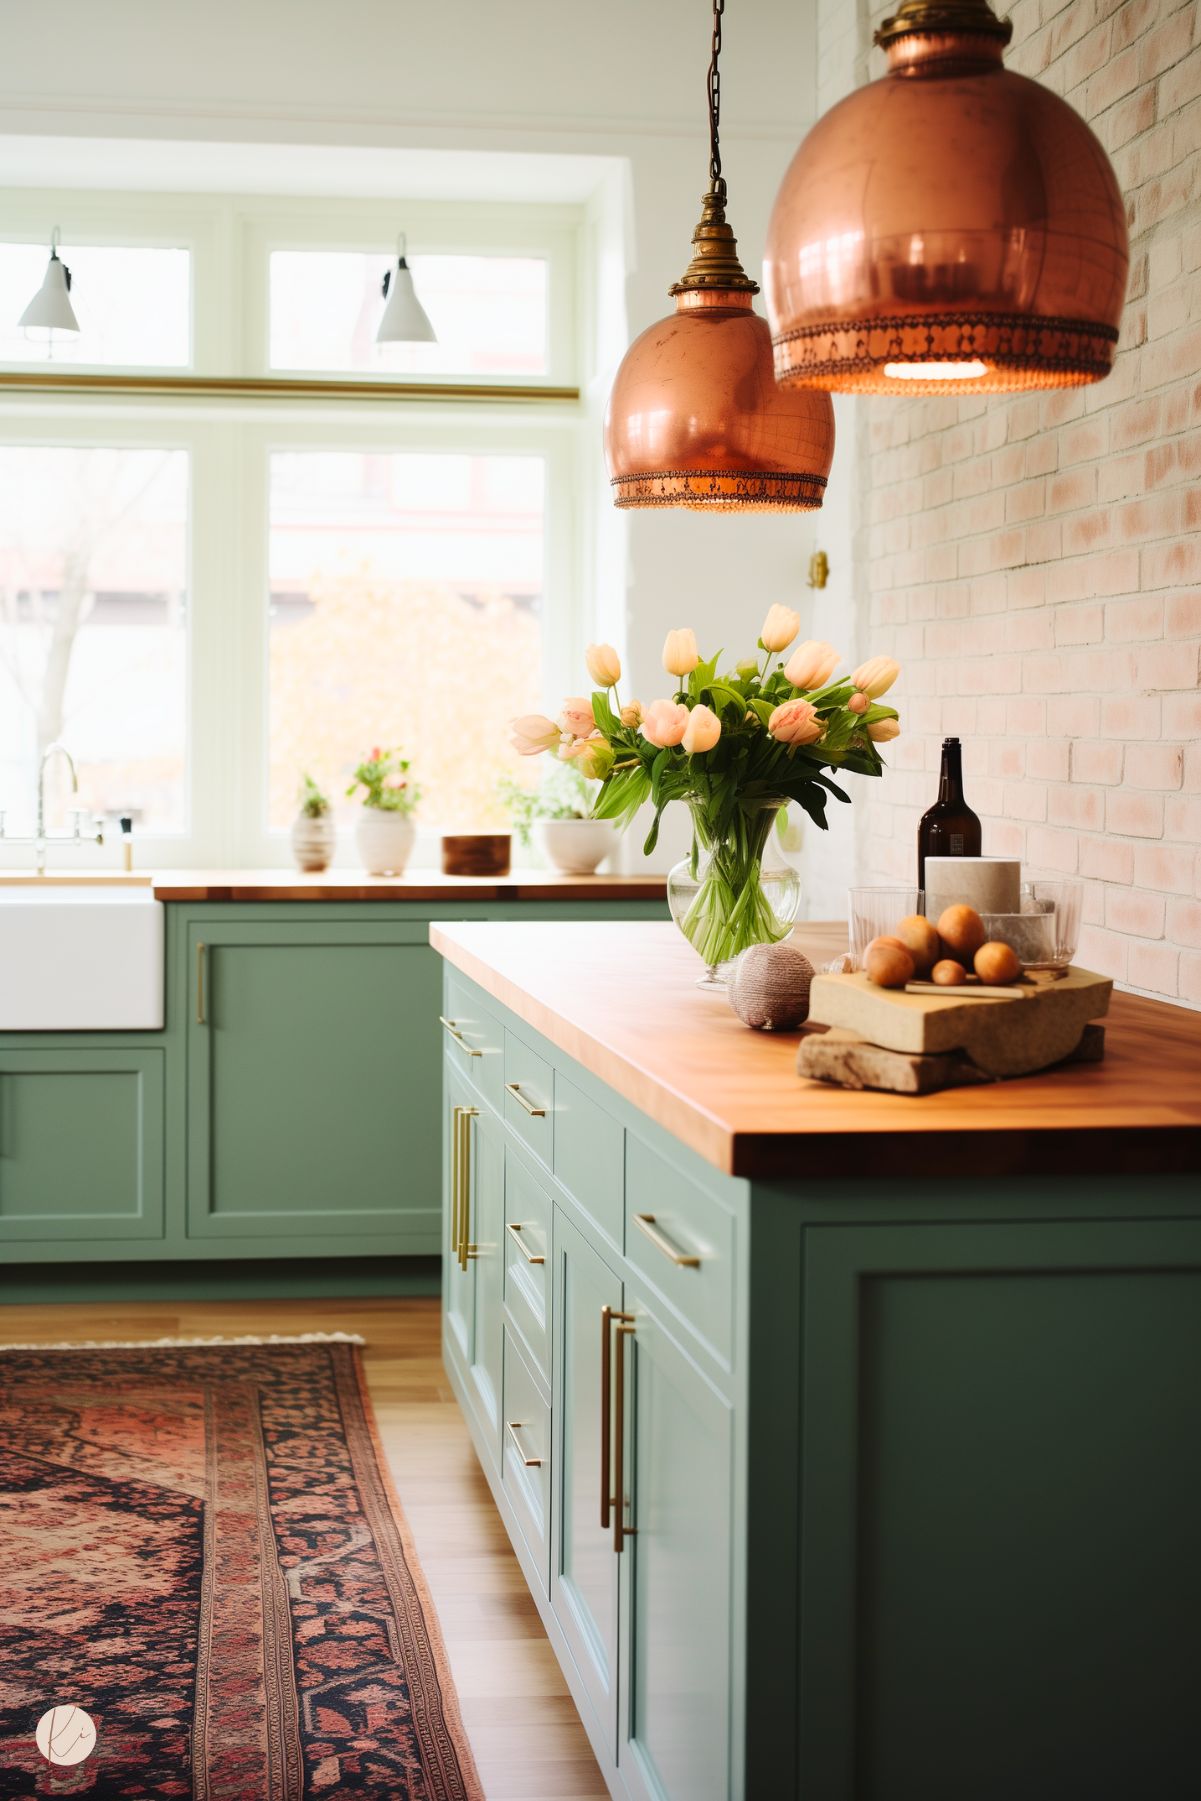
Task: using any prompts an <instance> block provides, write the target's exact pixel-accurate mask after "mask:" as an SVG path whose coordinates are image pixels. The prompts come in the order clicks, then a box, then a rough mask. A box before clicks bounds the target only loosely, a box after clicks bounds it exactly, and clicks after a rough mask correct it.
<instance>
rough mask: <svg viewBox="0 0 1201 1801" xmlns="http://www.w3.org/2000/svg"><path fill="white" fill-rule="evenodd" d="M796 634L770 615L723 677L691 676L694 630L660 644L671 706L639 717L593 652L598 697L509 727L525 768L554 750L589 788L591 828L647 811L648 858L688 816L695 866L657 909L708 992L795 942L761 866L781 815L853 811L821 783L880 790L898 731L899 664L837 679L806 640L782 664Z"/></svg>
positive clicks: (613, 660)
mask: <svg viewBox="0 0 1201 1801" xmlns="http://www.w3.org/2000/svg"><path fill="white" fill-rule="evenodd" d="M800 623H801V622H800V615H799V614H798V613H795V612H794V611H793V610H792V609H791V608H790V607H784V606H773V607H772V608H771V609H770V610H769V612H768V614H767V617H766V619H765V620H764V622H763V628H762V631H761V633H760V637H759V654H757V655H756V656H754V657H748V658H745V659H744V660H743V661H741V662H738V663H736V664H735V665H734V667H733V668H732V669H729V670H727V671H725V672H723V673H722V674H721V675H719V674H718V664H719V662H720V654H719V655H718V656H716V657H713V658H711V659H709V660H708V661H703V660H702V658H701V654H700V651H699V650H698V648H697V642H696V637H695V634H694V633H693V632H692V631H691V630H690V629H688V628H684V629H682V630H680V631H673V632H669V633H668V634H667V640H666V643H665V644H664V646H663V667H664V669H665V670H666V671H667V672H668V674H669V675H671V676H673V677H674V678H675V681H674V685H673V686H674V692H673V693H672V694H671V695H669V696H666V697H664V698H663V699H662V700H655V701H652V702H651V703H650V704H649V705H648V706H647V707H645V708H644V707H643V706H641V704H640V703H639V702H638V701H631V702H629V703H628V704H626V705H625V706H623V705H622V704H621V701H620V699H619V697H618V693H617V684H618V682H619V680H620V679H621V664H620V662H619V660H618V657H617V653H616V651H614V650H613V648H612V646H610V645H607V644H593V645H590V646H589V649H588V658H587V660H588V672H589V674H590V675H591V676H592V679H593V681H594V682H595V683H596V684H597V688H596V691H595V692H594V693H593V694H592V696H591V699H590V700H589V699H585V698H576V699H572V700H569V701H566V702H565V703H564V707H563V711H562V712H561V713H560V715H559V718H558V720H557V721H554V720H550V719H545V718H543V717H542V716H541V715H532V716H527V717H526V718H524V719H519V720H517V721H516V722H515V724H514V728H513V742H514V744H515V746H516V748H517V749H518V750H519V751H521V752H522V753H523V754H524V755H526V756H534V755H537V754H538V753H539V752H541V751H547V750H554V751H555V752H556V754H557V756H558V757H559V758H560V759H562V760H565V761H569V762H572V763H574V764H575V766H576V767H577V768H578V769H579V770H580V771H581V773H582V774H584V775H586V776H590V777H592V778H593V779H595V780H596V781H598V782H599V783H600V790H599V793H598V795H597V798H596V802H595V805H594V807H593V815H594V817H595V818H598V819H612V820H615V821H616V822H617V823H618V824H620V825H623V826H624V825H627V824H629V822H630V821H631V820H632V819H633V817H634V815H635V814H636V813H637V812H638V810H639V808H640V807H642V806H643V804H644V803H646V802H648V801H649V802H650V804H651V806H652V807H653V808H654V819H653V822H652V825H651V829H650V832H649V833H648V835H647V839H646V843H645V845H644V846H643V849H644V851H645V852H646V853H647V855H649V854H650V852H651V851H653V850H654V848H655V844H656V841H657V839H658V836H659V821H660V819H661V817H662V814H663V809H664V808H665V807H666V806H668V805H669V804H670V803H671V802H672V801H675V800H681V801H684V802H686V803H687V805H688V809H689V812H690V813H691V815H692V852H691V855H690V856H688V857H686V858H685V859H684V861H683V862H681V863H678V864H677V865H676V867H675V868H674V869H673V870H672V871H671V873H670V875H669V876H668V881H667V886H668V905H669V906H670V908H671V913H672V917H673V919H674V920H675V922H676V924H677V925H678V926H679V928H680V930H681V931H682V932H683V933H684V936H685V937H686V938H687V939H688V941H689V943H690V944H691V945H692V946H693V948H694V949H695V950H696V951H697V952H698V953H699V954H700V956H701V957H702V958H703V960H704V962H705V965H706V974H705V976H704V977H703V978H702V981H704V982H706V983H716V982H724V981H726V980H727V979H728V974H729V966H730V964H731V963H732V962H733V960H734V958H735V957H737V956H738V955H739V954H740V953H741V952H742V951H744V950H745V949H746V948H747V946H748V945H750V944H771V943H774V942H776V941H777V940H778V939H781V938H786V937H787V936H788V934H789V933H790V932H791V930H792V926H793V922H794V921H795V919H796V915H797V910H798V908H799V906H800V882H799V878H798V876H797V872H796V870H795V869H793V868H792V867H791V866H789V865H787V864H784V863H783V862H782V860H781V859H776V867H774V868H773V866H772V849H773V847H772V827H773V825H775V824H777V823H779V824H782V823H783V821H784V818H785V809H786V805H787V803H788V802H789V801H796V802H797V803H798V804H799V805H800V806H801V807H803V808H804V810H805V812H806V813H808V815H809V817H810V818H811V819H812V820H813V822H814V824H815V825H818V826H821V827H823V828H824V827H825V824H826V803H827V800H828V798H829V796H830V795H831V794H833V795H834V797H835V798H836V799H837V800H840V801H849V800H850V798H851V797H850V795H849V794H847V793H846V792H845V790H844V789H842V788H840V787H839V786H838V784H837V783H836V782H834V781H832V780H831V778H830V776H828V775H826V774H824V773H823V772H824V771H825V770H827V769H830V770H835V769H847V770H852V771H854V773H855V774H857V775H868V776H878V775H881V774H882V773H883V768H884V765H883V763H882V762H881V759H880V753H879V750H878V748H877V746H878V745H879V744H881V743H887V742H888V741H889V740H890V739H893V738H895V737H896V736H897V735H898V733H899V731H900V725H899V723H898V720H897V715H896V712H895V710H894V709H893V708H892V707H888V706H881V705H880V704H879V703H880V697H881V695H883V694H885V693H887V691H888V689H889V688H891V686H892V684H893V682H894V681H895V680H896V678H897V675H898V674H899V670H898V666H897V664H896V663H894V662H893V661H892V660H891V658H889V657H873V658H871V659H870V660H869V661H868V662H866V663H861V664H860V665H859V667H858V668H857V669H856V670H855V671H854V672H853V674H851V675H836V674H835V673H834V672H835V670H836V669H837V668H838V665H839V663H840V662H841V661H842V659H841V656H840V654H839V652H838V651H836V650H835V649H834V648H833V646H832V645H829V644H826V643H822V642H815V641H813V640H809V641H808V642H806V643H804V644H801V645H800V646H798V647H797V648H796V649H795V650H793V651H792V654H791V656H790V657H789V658H788V660H787V662H785V661H784V660H783V656H782V653H783V652H784V651H786V650H788V649H789V647H790V646H791V645H792V644H793V641H794V639H795V638H796V636H797V633H798V631H799V629H800ZM777 659H778V660H777Z"/></svg>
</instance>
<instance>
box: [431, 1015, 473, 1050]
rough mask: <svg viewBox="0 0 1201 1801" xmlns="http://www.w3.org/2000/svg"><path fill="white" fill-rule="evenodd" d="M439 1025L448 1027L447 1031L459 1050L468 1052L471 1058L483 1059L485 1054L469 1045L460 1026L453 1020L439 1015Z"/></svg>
mask: <svg viewBox="0 0 1201 1801" xmlns="http://www.w3.org/2000/svg"><path fill="white" fill-rule="evenodd" d="M438 1024H439V1025H440V1026H445V1027H446V1030H447V1031H448V1032H449V1033H450V1035H451V1037H452V1038H453V1039H454V1041H455V1043H456V1044H457V1045H458V1047H459V1049H460V1050H461V1051H466V1053H467V1055H468V1056H469V1057H482V1056H483V1054H484V1053H483V1051H477V1050H476V1048H475V1046H474V1045H473V1044H468V1042H467V1040H466V1039H465V1038H464V1036H463V1034H462V1032H460V1030H459V1028H458V1026H457V1025H456V1024H455V1022H454V1020H453V1019H446V1018H445V1017H444V1016H443V1015H442V1014H441V1013H439V1015H438Z"/></svg>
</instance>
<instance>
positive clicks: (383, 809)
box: [346, 745, 421, 875]
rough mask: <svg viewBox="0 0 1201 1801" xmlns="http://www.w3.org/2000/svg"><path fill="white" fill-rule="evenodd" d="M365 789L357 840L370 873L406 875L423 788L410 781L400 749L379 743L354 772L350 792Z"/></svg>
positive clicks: (356, 827) (406, 764)
mask: <svg viewBox="0 0 1201 1801" xmlns="http://www.w3.org/2000/svg"><path fill="white" fill-rule="evenodd" d="M360 788H361V789H362V790H363V810H362V812H361V813H360V815H359V819H358V823H357V825H356V826H355V843H356V844H357V846H358V850H359V856H360V857H361V858H362V860H363V867H364V869H365V870H366V871H367V873H368V875H403V874H404V870H405V864H406V863H407V862H408V860H409V857H410V855H411V853H412V849H413V840H414V838H415V837H416V836H417V834H416V831H415V829H414V826H413V818H412V815H413V813H414V811H415V809H416V806H417V802H418V801H419V800H420V798H421V790H420V788H418V787H417V785H416V783H414V782H411V781H410V780H409V761H408V758H407V757H405V756H404V754H403V753H402V752H401V751H400V750H381V749H380V748H379V746H378V745H377V746H376V747H375V749H374V750H372V751H371V752H370V754H369V755H368V756H366V757H364V758H363V761H362V762H361V763H360V764H359V766H358V768H357V769H356V770H355V772H354V780H353V781H352V782H351V784H350V787H349V788H348V789H347V790H346V792H347V794H348V795H351V794H356V793H357V792H358V790H359V789H360Z"/></svg>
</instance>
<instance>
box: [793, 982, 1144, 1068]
mask: <svg viewBox="0 0 1201 1801" xmlns="http://www.w3.org/2000/svg"><path fill="white" fill-rule="evenodd" d="M1112 993H1113V982H1112V981H1111V979H1110V978H1109V977H1108V976H1099V975H1094V973H1093V972H1092V970H1089V969H1077V968H1075V967H1074V966H1073V967H1072V968H1071V969H1069V970H1068V972H1067V974H1066V975H1065V976H1064V977H1063V979H1062V980H1061V981H1058V982H1053V983H1050V984H1047V985H1045V986H1043V985H1036V984H1033V983H1031V984H1029V985H1025V984H1021V983H1015V984H1014V987H1013V991H1012V996H1010V995H1006V996H1003V997H1002V996H1000V995H997V996H985V995H976V996H970V997H968V998H965V997H964V994H963V991H962V990H958V989H949V990H947V991H946V992H945V993H942V994H907V993H905V992H904V990H903V989H898V988H878V987H877V986H876V984H875V983H874V982H870V981H869V980H868V978H867V976H866V974H865V973H864V972H863V971H862V970H857V971H856V972H855V974H853V975H845V976H835V975H820V976H815V977H814V980H813V988H812V991H811V993H810V999H809V1019H810V1021H811V1023H812V1024H814V1025H821V1026H835V1027H837V1028H839V1029H840V1030H842V1031H846V1032H853V1033H854V1034H855V1036H856V1037H857V1038H863V1039H866V1040H867V1042H868V1043H869V1044H878V1045H881V1046H883V1048H884V1049H885V1050H891V1051H911V1052H916V1053H918V1054H919V1055H940V1054H942V1053H944V1052H947V1051H965V1052H966V1053H967V1055H968V1056H969V1057H970V1058H971V1060H972V1062H973V1063H974V1064H975V1065H976V1067H977V1068H978V1069H982V1070H985V1071H987V1073H988V1074H989V1075H991V1076H1024V1075H1030V1074H1032V1073H1033V1071H1035V1070H1036V1069H1046V1068H1047V1067H1048V1066H1049V1065H1050V1064H1052V1063H1059V1062H1060V1061H1062V1059H1063V1058H1064V1057H1066V1056H1068V1055H1069V1054H1070V1053H1071V1052H1072V1051H1074V1050H1075V1048H1076V1046H1077V1045H1078V1044H1079V1042H1080V1037H1081V1034H1082V1033H1083V1031H1084V1028H1085V1026H1086V1025H1087V1023H1088V1022H1089V1020H1091V1019H1100V1018H1101V1017H1102V1016H1103V1015H1104V1014H1105V1013H1107V1012H1108V1011H1109V997H1110V995H1111V994H1112Z"/></svg>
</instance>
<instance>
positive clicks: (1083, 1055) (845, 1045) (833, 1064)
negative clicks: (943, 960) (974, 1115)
mask: <svg viewBox="0 0 1201 1801" xmlns="http://www.w3.org/2000/svg"><path fill="white" fill-rule="evenodd" d="M1104 1055H1105V1027H1104V1026H1094V1025H1086V1026H1085V1028H1084V1030H1083V1032H1082V1033H1081V1034H1080V1042H1079V1044H1078V1045H1077V1046H1076V1048H1075V1050H1073V1051H1069V1052H1068V1054H1067V1056H1066V1057H1064V1058H1063V1059H1062V1061H1061V1062H1060V1063H1057V1064H1053V1065H1052V1066H1051V1067H1052V1068H1055V1069H1062V1068H1064V1067H1065V1066H1066V1065H1068V1064H1072V1063H1100V1061H1101V1059H1102V1058H1103V1057H1104ZM797 1073H798V1075H802V1076H808V1078H809V1079H810V1081H813V1082H833V1083H835V1084H836V1085H837V1086H838V1087H839V1088H856V1089H858V1088H878V1089H883V1090H884V1091H885V1092H886V1093H888V1094H941V1093H942V1092H943V1090H944V1089H947V1088H978V1087H980V1085H981V1084H982V1083H983V1084H985V1085H987V1084H988V1083H991V1082H995V1081H996V1080H997V1077H996V1076H990V1075H989V1074H988V1073H987V1071H986V1070H983V1069H977V1067H976V1065H975V1064H974V1063H973V1062H972V1060H971V1058H970V1057H969V1056H967V1054H966V1053H965V1052H964V1051H945V1052H943V1053H942V1054H941V1055H940V1056H937V1057H935V1056H922V1055H919V1054H918V1053H917V1052H916V1051H886V1050H884V1048H883V1047H882V1046H881V1045H878V1044H868V1043H867V1041H866V1039H863V1038H856V1037H855V1035H854V1033H853V1032H840V1031H839V1030H838V1029H837V1027H834V1028H832V1029H831V1030H830V1031H828V1032H809V1033H807V1034H806V1036H805V1037H804V1038H802V1040H801V1042H800V1046H799V1048H798V1050H797Z"/></svg>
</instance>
